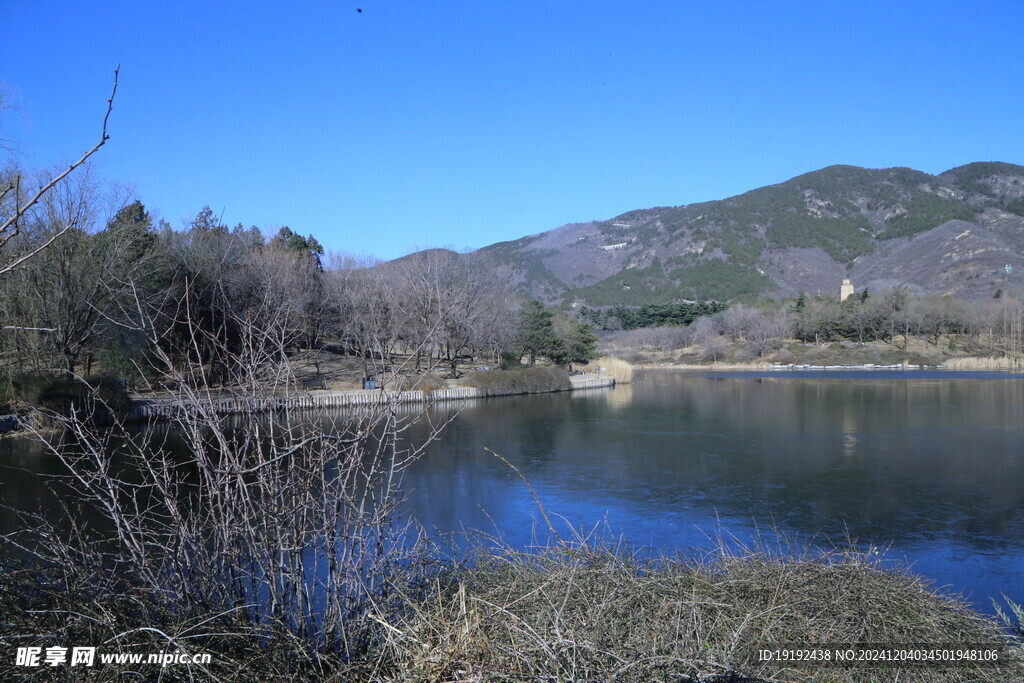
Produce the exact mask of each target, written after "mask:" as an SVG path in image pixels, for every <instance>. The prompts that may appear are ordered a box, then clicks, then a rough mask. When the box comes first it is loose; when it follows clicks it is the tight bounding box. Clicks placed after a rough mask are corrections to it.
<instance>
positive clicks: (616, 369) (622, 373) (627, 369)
mask: <svg viewBox="0 0 1024 683" xmlns="http://www.w3.org/2000/svg"><path fill="white" fill-rule="evenodd" d="M595 364H596V365H599V366H601V367H602V368H604V372H603V373H602V374H604V375H607V376H609V377H614V378H615V383H616V384H629V383H630V382H632V381H633V365H632V364H631V363H628V362H626V361H624V360H622V359H621V358H616V357H615V356H601V357H600V358H598V359H597V360H596V361H595Z"/></svg>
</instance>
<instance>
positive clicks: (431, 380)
mask: <svg viewBox="0 0 1024 683" xmlns="http://www.w3.org/2000/svg"><path fill="white" fill-rule="evenodd" d="M447 388H448V383H447V382H445V381H444V380H443V379H441V378H440V377H438V376H437V374H436V373H433V372H424V373H423V374H420V375H411V376H410V377H409V378H408V383H407V384H405V385H403V391H422V392H423V393H424V394H428V393H430V392H431V391H436V390H438V389H447Z"/></svg>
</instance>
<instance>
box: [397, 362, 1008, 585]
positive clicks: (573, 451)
mask: <svg viewBox="0 0 1024 683" xmlns="http://www.w3.org/2000/svg"><path fill="white" fill-rule="evenodd" d="M931 377H932V376H929V375H924V374H914V375H907V374H898V373H897V374H895V376H894V377H885V376H879V375H878V374H875V375H868V376H862V375H857V374H854V373H845V374H843V375H841V376H836V375H829V376H826V377H807V376H780V375H773V376H768V377H753V376H704V377H702V376H693V375H685V374H681V373H648V374H645V375H643V376H641V377H640V378H639V379H638V381H637V382H636V383H634V384H633V385H632V386H631V387H618V388H616V389H614V390H611V391H605V392H603V393H600V392H587V393H585V394H584V393H581V394H576V395H560V396H534V397H519V398H513V399H509V398H504V399H492V400H487V401H481V402H480V403H479V404H478V405H476V406H474V407H473V408H470V409H467V410H465V411H464V412H463V414H462V415H461V416H460V417H459V418H458V419H457V420H456V421H455V422H454V423H453V424H452V425H451V426H450V427H449V430H448V434H447V435H446V437H445V438H444V439H443V440H442V441H441V442H440V443H438V444H435V445H433V446H431V448H430V449H429V451H428V455H427V457H426V458H425V459H424V460H422V461H421V462H420V463H418V464H417V466H416V467H415V468H414V470H413V471H411V472H410V473H409V475H408V477H407V480H406V483H407V491H408V496H409V500H408V507H407V509H408V510H409V511H410V514H413V515H415V516H416V517H417V518H418V519H419V520H420V521H422V522H423V523H425V524H427V525H428V526H430V527H435V528H437V529H441V530H453V529H459V528H462V527H463V526H465V527H475V528H483V529H488V530H492V531H493V530H497V531H499V532H500V533H501V534H502V535H503V537H505V538H506V539H507V540H509V541H510V542H512V543H518V544H527V543H529V542H531V539H532V537H533V534H534V527H533V524H534V523H535V519H536V517H537V515H536V507H535V505H534V502H533V500H532V498H531V496H530V495H529V492H528V491H526V490H525V487H524V486H523V485H522V483H521V482H520V481H519V480H518V478H517V477H516V475H515V474H514V473H512V472H511V471H509V470H508V468H507V467H505V466H504V465H503V464H501V463H500V462H498V461H497V460H495V459H494V458H492V457H490V456H488V455H486V454H485V453H484V450H483V449H484V447H489V448H492V449H494V450H496V451H498V452H500V453H501V454H502V455H504V456H505V457H506V458H508V459H509V460H510V461H511V462H512V463H514V464H515V465H516V466H517V467H518V468H520V469H521V470H522V472H523V474H524V475H525V476H526V477H527V478H528V479H529V480H530V481H531V483H532V484H533V486H534V488H535V489H536V490H537V492H538V494H539V495H540V497H541V500H542V502H543V503H544V505H545V507H546V508H547V509H548V510H549V511H554V512H556V513H559V514H561V515H563V516H564V517H565V518H566V519H567V520H568V521H569V522H571V523H573V524H575V525H579V526H582V527H589V526H591V525H593V524H594V523H595V522H597V521H600V520H602V519H605V518H606V519H607V520H608V523H609V524H610V525H611V527H612V528H613V529H615V530H617V531H620V532H621V533H623V534H625V535H626V536H627V537H628V538H629V539H630V540H631V541H634V542H637V543H643V544H649V545H652V546H654V547H659V548H668V549H672V548H677V547H679V546H680V545H689V544H693V543H697V544H700V543H704V542H706V539H705V533H706V532H711V533H715V531H716V529H718V528H722V529H723V530H725V531H726V532H728V533H733V534H736V535H737V536H740V537H741V538H742V537H747V536H749V535H750V534H751V533H752V532H753V530H754V528H755V526H756V527H760V528H762V529H764V528H768V527H772V526H775V527H778V528H779V529H780V530H782V531H784V532H786V533H789V534H795V535H797V536H799V537H803V538H808V537H818V538H822V537H827V538H832V539H839V540H841V539H843V538H845V537H847V536H850V537H852V538H854V539H858V540H860V541H861V542H864V543H870V544H875V545H883V546H884V545H888V544H890V543H891V544H893V552H894V554H896V555H900V554H901V553H902V554H903V556H905V557H907V558H909V559H911V560H915V561H917V562H918V563H919V564H918V569H919V571H922V572H923V573H925V574H927V575H930V576H933V577H934V578H936V579H938V580H940V581H942V582H944V583H950V584H952V585H954V586H958V587H960V588H964V589H967V590H968V591H970V592H972V593H976V594H978V595H982V596H986V595H998V593H999V591H1004V592H1007V593H1008V594H1011V595H1016V596H1017V598H1018V599H1021V598H1024V595H1022V590H1021V576H1020V571H1021V570H1020V569H1017V568H1016V567H1021V566H1024V533H1022V532H1024V487H1022V486H1021V482H1024V426H1022V425H1021V420H1020V415H1021V410H1022V408H1024V382H1022V381H1021V380H1019V379H1006V380H992V379H987V380H975V379H963V378H957V379H952V380H950V379H944V378H942V377H944V375H938V377H940V378H939V379H933V378H931ZM936 558H941V560H940V559H936ZM979 563H980V564H981V565H983V566H986V567H987V566H988V565H989V564H992V563H995V564H996V565H999V564H1000V563H1003V569H1001V570H999V569H994V570H992V572H991V573H990V572H989V571H988V570H985V569H979V568H978V566H979ZM986 577H987V578H986Z"/></svg>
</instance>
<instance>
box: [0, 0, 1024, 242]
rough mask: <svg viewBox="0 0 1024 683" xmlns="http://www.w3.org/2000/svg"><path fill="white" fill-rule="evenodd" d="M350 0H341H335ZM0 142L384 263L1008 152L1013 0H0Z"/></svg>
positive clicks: (164, 202)
mask: <svg viewBox="0 0 1024 683" xmlns="http://www.w3.org/2000/svg"><path fill="white" fill-rule="evenodd" d="M357 8H362V10H363V11H362V12H357ZM0 26H3V27H4V31H3V34H4V38H3V42H2V43H0V80H2V81H4V82H6V83H7V85H8V86H12V87H14V88H16V89H17V93H18V99H17V104H19V105H20V108H21V110H20V112H18V113H15V114H13V115H10V114H8V115H6V116H5V117H4V119H3V127H2V128H0V137H4V138H8V139H11V138H13V139H15V140H16V141H17V142H18V143H19V144H20V147H21V150H22V163H24V164H26V165H30V166H38V165H43V164H49V163H55V162H57V161H61V160H66V159H69V158H70V157H71V156H72V155H75V154H77V153H80V152H81V151H82V150H84V149H85V148H87V147H88V146H90V145H91V144H92V143H93V142H94V139H95V138H97V137H98V129H99V122H100V119H101V117H102V113H103V107H104V100H105V98H106V97H107V93H108V91H109V88H110V82H111V73H112V70H113V68H114V66H115V65H116V64H118V63H120V64H121V88H120V91H119V92H118V96H117V101H116V106H115V110H114V113H113V116H112V118H111V122H110V134H111V136H112V137H111V140H110V142H109V144H108V146H107V147H105V148H104V149H103V150H102V152H101V153H100V155H99V157H100V158H99V165H100V169H99V170H100V172H101V173H102V175H103V176H104V177H105V178H108V179H111V180H116V181H120V182H125V183H131V184H134V185H135V187H136V188H137V192H138V194H139V196H140V198H141V199H142V200H143V202H144V203H145V204H146V205H147V207H149V208H151V209H153V210H155V212H156V213H158V214H159V215H161V216H163V217H164V218H166V219H167V220H168V221H169V222H170V223H171V224H172V225H174V226H175V227H180V226H181V225H182V224H183V222H184V221H185V220H187V219H188V218H189V217H190V216H193V215H195V214H196V213H197V212H198V211H199V209H200V208H202V206H203V205H204V204H209V205H210V206H211V207H212V208H213V209H214V210H215V211H216V212H217V213H221V212H223V219H224V221H225V222H226V223H228V224H230V225H234V224H236V223H239V222H240V223H244V224H245V225H246V226H248V225H252V224H254V225H257V226H260V227H261V228H267V227H274V226H281V225H288V226H290V227H291V228H292V229H293V230H296V231H298V232H301V233H303V234H309V233H312V234H314V235H315V236H316V237H317V238H318V239H320V241H321V242H323V243H324V245H325V246H326V247H328V248H329V249H337V250H345V251H351V252H357V253H360V252H362V253H373V254H377V255H379V256H382V257H386V258H392V257H396V256H399V255H401V254H403V253H406V252H408V251H410V250H411V249H412V248H413V247H415V246H439V245H451V246H454V247H456V248H465V247H473V248H476V247H481V246H484V245H487V244H490V243H493V242H496V241H501V240H508V239H515V238H518V237H521V236H523V235H527V234H532V233H537V232H541V231H544V230H548V229H551V228H555V227H558V226H559V225H562V224H564V223H568V222H576V221H586V220H591V219H604V218H610V217H612V216H614V215H616V214H618V213H621V212H624V211H627V210H631V209H636V208H646V207H650V206H659V205H676V204H686V203H691V202H696V201H705V200H709V199H721V198H724V197H727V196H730V195H734V194H738V193H740V192H744V191H746V190H749V189H753V188H755V187H759V186H762V185H766V184H771V183H776V182H781V181H783V180H786V179H788V178H790V177H792V176H794V175H798V174H800V173H804V172H807V171H811V170H814V169H817V168H821V167H823V166H827V165H830V164H836V163H843V164H856V165H860V166H867V167H872V168H880V167H886V166H910V167H913V168H916V169H919V170H922V171H926V172H930V173H938V172H941V171H944V170H946V169H948V168H951V167H953V166H957V165H960V164H963V163H967V162H970V161H1009V162H1012V163H1022V164H1024V126H1022V124H1024V40H1022V34H1024V3H1022V2H1020V0H1007V1H1005V2H984V1H980V2H978V3H967V2H941V1H939V2H895V1H893V0H889V1H888V2H858V3H853V2H842V3H839V2H821V1H820V0H817V1H815V2H791V1H789V0H782V1H778V2H772V3H770V2H702V3H697V2H689V1H683V0H671V1H665V2H656V1H652V2H637V1H633V0H617V1H616V2H604V1H602V0H589V1H587V2H575V3H573V2H551V1H548V2H534V1H532V0H508V1H504V2H503V1H498V0H493V1H492V0H487V1H485V2H481V1H480V0H476V1H473V2H463V1H461V0H449V1H445V2H428V1H426V0H416V1H414V0H403V1H397V0H396V1H387V0H351V1H349V0H336V1H334V2H318V1H312V0H311V1H307V2H303V3H241V2H236V3H218V2H202V3H200V2H191V1H184V2H173V3H171V2H156V1H150V0H134V1H133V2H123V3H122V2H81V1H80V0H79V1H74V2H72V1H54V2H39V1H38V0H0Z"/></svg>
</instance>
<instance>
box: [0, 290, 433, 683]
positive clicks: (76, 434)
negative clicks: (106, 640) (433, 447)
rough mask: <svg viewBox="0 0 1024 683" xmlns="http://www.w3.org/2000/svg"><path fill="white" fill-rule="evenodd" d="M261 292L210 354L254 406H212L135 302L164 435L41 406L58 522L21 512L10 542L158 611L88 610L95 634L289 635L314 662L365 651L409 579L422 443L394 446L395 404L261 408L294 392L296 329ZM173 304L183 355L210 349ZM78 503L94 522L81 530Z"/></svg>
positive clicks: (77, 581) (184, 641)
mask: <svg viewBox="0 0 1024 683" xmlns="http://www.w3.org/2000/svg"><path fill="white" fill-rule="evenodd" d="M261 291H263V294H264V295H265V299H266V306H267V307H266V310H263V311H258V310H255V309H248V310H245V311H239V312H237V316H238V317H237V318H236V319H235V320H233V324H234V325H235V326H236V329H238V330H239V331H240V338H239V339H237V340H235V341H236V342H237V343H235V344H232V345H231V346H230V347H228V346H225V345H221V346H220V347H219V348H218V355H219V356H220V357H222V358H223V359H224V360H225V363H226V365H227V366H228V367H229V368H230V370H231V373H232V382H231V385H232V387H233V390H232V393H231V394H230V396H231V398H232V399H233V400H234V401H236V403H238V404H240V405H243V406H248V407H249V408H250V412H246V413H243V414H240V415H233V416H230V417H225V416H223V415H219V414H218V411H217V405H218V403H217V402H218V399H220V398H222V396H223V395H222V394H221V393H220V392H214V391H213V390H212V389H211V387H210V384H209V383H206V382H203V381H202V377H197V376H196V374H195V372H194V368H193V367H192V366H189V367H185V368H180V367H179V366H178V364H177V361H176V358H175V357H172V356H171V355H170V354H169V353H168V352H167V351H165V350H164V349H163V347H162V345H161V339H160V336H159V335H160V333H159V330H158V328H157V327H156V325H155V324H153V317H152V316H150V315H149V314H148V312H147V311H141V308H142V304H141V302H140V303H139V306H140V316H141V317H142V318H143V319H144V320H147V321H149V324H147V326H146V328H145V330H146V332H147V334H148V335H150V342H151V345H152V347H153V352H154V354H155V356H156V357H157V358H158V359H159V360H160V361H161V362H162V364H163V368H162V369H163V371H164V374H165V377H166V378H167V381H166V382H165V384H166V386H167V387H168V390H169V392H168V393H169V396H170V398H171V399H172V401H171V405H173V407H174V410H175V417H174V419H173V420H172V421H171V426H172V427H173V432H172V430H169V429H163V428H156V427H151V428H150V429H135V428H132V427H131V426H130V425H128V424H127V423H125V422H124V421H118V422H117V423H116V424H115V425H114V426H113V427H112V428H110V429H106V430H103V431H99V430H96V429H94V428H92V427H91V426H90V425H88V424H86V423H85V422H84V421H83V420H81V419H77V418H76V417H75V414H76V413H74V412H72V413H71V414H70V415H60V414H52V415H51V416H50V417H51V419H53V420H55V421H56V422H57V423H58V424H59V425H60V426H61V427H62V429H61V430H60V431H59V432H55V433H39V434H37V438H39V439H40V440H42V441H43V443H44V445H45V447H46V448H47V450H48V451H49V453H50V454H51V455H52V456H53V457H54V458H56V459H58V460H59V461H60V462H61V463H62V464H63V465H64V467H65V470H66V475H65V476H63V477H61V480H60V482H59V486H60V487H61V488H62V490H63V491H64V492H65V493H64V495H63V496H62V500H65V501H67V503H66V505H67V515H66V518H65V519H64V520H62V523H63V526H62V525H61V524H50V523H49V522H47V521H45V520H43V519H38V518H35V519H27V520H26V526H25V532H24V533H20V534H12V535H9V536H7V537H5V538H4V539H3V540H4V541H6V543H8V544H12V545H13V546H15V547H17V548H19V549H21V551H23V552H27V553H29V554H30V555H31V556H33V557H35V558H36V560H37V561H38V562H40V563H41V566H44V567H50V568H51V572H52V573H54V574H55V575H58V576H59V577H60V579H61V581H62V582H63V583H64V585H67V586H71V585H74V586H79V587H82V590H86V588H87V589H88V590H89V591H90V593H91V594H95V595H97V598H96V600H97V603H96V604H97V605H99V604H102V603H103V601H108V602H110V603H111V604H120V605H123V604H126V602H130V601H131V596H133V595H136V596H137V595H141V596H145V604H147V605H150V606H151V607H152V609H153V611H154V614H155V613H156V612H160V611H161V610H162V612H163V616H161V617H160V618H159V619H158V621H157V622H156V623H153V624H145V623H142V624H140V623H138V615H137V614H136V613H134V612H122V611H119V610H110V611H106V612H97V613H96V614H93V615H92V617H91V618H93V619H96V620H98V625H99V627H100V629H101V630H105V631H107V632H110V633H120V634H123V633H126V632H131V631H132V630H133V629H137V628H141V629H143V630H146V629H150V630H152V629H160V630H163V631H165V632H167V635H168V638H169V639H170V640H171V641H172V642H173V643H174V644H175V645H176V646H178V647H189V646H191V644H193V643H196V642H201V641H202V638H203V637H205V636H207V635H209V634H211V633H221V630H222V629H225V628H230V629H231V633H234V634H236V635H237V636H238V637H245V638H249V639H251V641H252V642H261V641H267V642H281V643H288V642H289V641H290V642H291V648H292V658H291V659H288V660H284V661H283V662H281V663H280V664H281V665H282V666H283V667H284V668H285V669H287V668H289V667H292V666H295V667H300V668H303V667H304V668H305V669H307V670H308V669H310V668H311V667H312V668H315V667H317V666H319V664H318V662H320V660H319V658H320V657H321V656H322V655H325V654H326V655H333V656H336V657H340V658H341V660H343V661H348V660H355V659H360V658H362V657H364V656H365V655H366V652H367V651H368V650H369V648H370V644H371V641H372V640H373V639H374V638H375V637H376V636H375V634H376V633H377V630H378V624H377V623H376V622H375V621H373V620H372V619H370V616H369V615H370V610H371V607H372V608H373V610H375V612H374V613H376V612H377V611H380V610H381V609H385V610H386V606H387V605H388V604H389V600H390V598H389V595H390V590H391V588H390V587H391V586H392V585H394V584H399V583H408V581H407V579H406V578H405V574H406V573H407V572H408V571H410V570H409V565H408V564H407V563H406V562H405V559H406V558H407V557H408V552H409V550H408V548H409V547H410V546H409V544H410V543H411V542H412V541H415V538H414V537H413V538H411V539H410V537H409V533H410V530H409V529H407V528H403V527H401V526H400V525H397V524H396V519H395V516H394V512H395V506H396V504H397V502H398V485H399V483H400V479H401V474H402V471H403V469H404V468H405V467H406V466H407V465H408V464H409V463H410V462H411V461H412V460H413V459H415V458H416V457H417V456H418V454H419V453H420V452H421V449H422V447H423V445H424V444H418V445H410V444H409V443H407V442H406V441H405V440H403V438H402V433H403V430H404V427H405V424H406V422H405V421H403V420H402V419H400V418H399V412H398V410H397V406H396V405H395V404H394V403H393V402H392V403H385V404H384V405H381V406H378V407H373V408H368V409H365V410H363V411H362V412H351V413H348V414H346V415H344V416H341V417H335V418H333V419H331V418H330V417H329V416H327V415H320V416H311V415H309V414H304V415H303V414H297V413H294V412H289V411H288V410H287V409H283V410H280V411H277V412H272V413H270V414H262V413H261V411H264V410H266V409H273V408H274V407H275V406H276V405H284V404H280V403H278V401H279V399H281V398H287V396H288V395H289V393H290V392H291V391H293V390H294V381H293V378H292V377H291V371H290V368H289V366H288V365H287V362H286V360H285V354H284V346H285V343H286V341H287V339H288V338H289V336H290V335H291V334H292V332H293V329H294V328H293V327H292V324H291V320H292V319H291V317H290V314H289V311H288V309H287V308H286V307H285V308H282V307H280V306H278V303H279V302H276V301H275V300H274V298H273V294H272V293H271V291H270V289H269V288H268V289H265V290H261ZM257 298H258V297H257ZM183 315H185V316H186V317H185V318H183V319H181V320H178V321H176V322H177V323H179V324H178V326H177V327H178V329H179V330H180V329H181V328H182V327H184V328H186V329H187V330H189V333H190V334H191V337H190V338H189V347H190V351H189V352H188V353H185V354H184V358H185V359H186V361H188V360H189V359H192V358H195V357H197V356H198V354H199V353H200V352H201V350H203V349H206V348H208V347H209V346H210V345H211V344H212V345H217V344H219V343H220V342H219V340H218V338H217V336H216V334H217V333H216V331H214V332H207V331H205V330H204V329H203V328H202V327H201V326H199V325H195V324H193V323H192V321H191V320H189V319H188V318H187V309H185V310H184V312H183ZM181 350H182V349H181V348H180V347H179V348H178V349H177V351H179V352H180V351H181ZM172 434H173V436H172ZM79 509H81V510H84V511H88V514H89V515H90V517H92V518H98V519H99V520H101V521H100V522H99V523H98V524H95V525H93V527H92V528H86V527H85V526H84V525H82V524H81V523H80V522H79V521H78V520H79V518H80V516H79V513H78V511H79ZM40 534H42V535H40ZM399 576H402V577H403V578H399ZM97 577H109V578H104V579H99V578H97ZM139 599H141V598H139ZM65 607H66V604H65ZM65 617H66V618H67V619H69V620H71V621H74V619H73V618H72V615H71V613H70V612H68V613H66V614H65ZM171 617H173V618H171ZM222 617H223V618H222ZM154 618H155V617H154ZM168 624H170V625H168ZM168 629H171V630H173V629H178V630H176V631H174V632H170V631H168ZM146 632H147V633H149V632H151V631H146Z"/></svg>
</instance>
